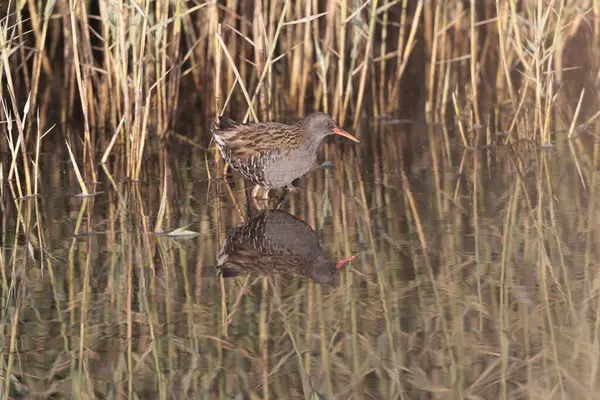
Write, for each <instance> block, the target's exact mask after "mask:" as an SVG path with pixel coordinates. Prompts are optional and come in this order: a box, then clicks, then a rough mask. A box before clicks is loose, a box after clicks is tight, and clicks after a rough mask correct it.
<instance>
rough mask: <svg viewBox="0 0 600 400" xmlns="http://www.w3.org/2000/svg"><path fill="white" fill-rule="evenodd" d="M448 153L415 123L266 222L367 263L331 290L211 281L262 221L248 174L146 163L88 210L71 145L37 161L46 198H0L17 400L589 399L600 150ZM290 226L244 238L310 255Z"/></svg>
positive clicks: (313, 183)
mask: <svg viewBox="0 0 600 400" xmlns="http://www.w3.org/2000/svg"><path fill="white" fill-rule="evenodd" d="M199 129H204V128H199ZM367 133H368V135H367ZM56 134H57V135H58V134H59V133H56ZM443 134H444V133H443V129H442V126H440V125H435V124H433V125H427V124H426V123H425V122H423V121H421V120H415V121H412V123H409V124H407V123H403V124H390V123H387V124H383V123H377V122H376V123H375V124H373V125H372V126H369V127H368V129H366V128H365V129H362V130H359V131H358V132H357V135H358V137H359V138H360V139H361V144H360V145H353V144H349V143H347V142H344V141H343V140H335V139H333V140H332V139H328V140H326V143H324V144H323V145H322V146H321V151H320V156H319V157H320V158H319V161H320V162H321V163H323V162H326V161H329V162H330V163H331V165H328V164H325V166H323V167H322V168H318V169H316V170H314V171H313V172H311V173H309V174H308V175H307V176H305V177H304V178H301V179H300V180H299V181H297V182H296V183H295V185H296V186H297V187H298V188H299V191H298V192H297V193H291V194H290V195H289V196H288V197H287V198H286V199H285V200H284V201H283V202H281V203H280V204H276V203H275V202H274V201H271V202H270V203H269V206H268V207H270V208H275V207H278V208H279V209H280V210H281V211H282V212H285V213H287V214H286V215H288V214H289V215H290V218H294V217H295V218H298V219H299V220H301V221H304V222H305V223H306V224H307V225H308V226H309V227H310V228H312V229H313V230H314V231H315V233H316V234H317V235H318V242H319V243H320V247H321V249H322V251H323V253H324V255H325V257H326V258H328V259H330V260H334V261H336V260H339V259H342V258H345V257H349V256H351V255H353V254H356V253H358V257H357V258H356V259H355V260H354V261H352V262H350V263H348V264H347V265H345V266H344V267H343V268H342V269H341V270H339V274H338V275H336V277H335V278H336V279H334V280H333V281H332V282H329V283H325V284H319V283H318V282H317V281H315V280H312V279H310V278H308V277H306V276H303V275H301V274H300V275H295V276H292V275H293V274H292V275H289V274H288V275H278V274H262V275H256V274H251V275H244V274H241V275H239V276H237V277H231V278H222V276H220V275H218V274H217V273H216V271H217V270H216V269H215V265H216V264H217V258H218V255H219V252H220V251H221V247H222V246H223V245H224V243H225V242H226V239H227V237H228V235H229V234H230V233H231V232H232V230H233V229H234V228H237V227H240V226H242V225H244V223H245V222H247V221H248V220H250V219H251V218H253V217H256V216H257V215H259V214H260V211H258V210H256V209H255V208H253V206H252V204H251V203H250V202H248V201H247V196H248V194H249V191H250V190H251V187H250V186H248V187H246V188H245V187H244V182H243V180H242V179H241V178H240V176H239V175H238V174H236V173H233V174H231V173H230V174H228V175H227V177H226V179H225V180H223V179H220V178H215V174H216V173H217V172H218V171H217V169H221V168H222V165H221V164H219V167H218V168H217V166H215V165H214V153H213V152H210V153H206V152H204V151H202V150H197V149H190V148H189V147H187V146H180V145H178V144H171V145H170V147H168V148H165V149H162V148H161V147H160V146H155V147H154V148H155V149H158V150H155V151H154V152H153V153H152V156H149V157H148V158H146V160H145V163H144V169H143V173H142V176H143V179H142V181H140V182H130V181H127V180H124V179H120V176H121V175H122V171H120V170H119V167H118V164H114V165H113V166H112V167H111V168H110V169H109V168H98V175H97V181H98V183H97V184H96V186H95V188H94V190H95V192H96V195H95V196H93V197H89V198H81V197H74V196H73V195H76V194H78V193H79V192H80V190H79V187H78V185H77V181H76V177H75V174H74V173H73V169H72V167H71V164H70V161H69V158H68V157H69V156H68V154H67V152H66V149H65V148H62V147H58V148H56V149H53V150H52V151H50V150H48V151H46V152H44V153H42V155H41V157H40V181H39V184H40V193H41V195H40V196H39V197H37V198H31V199H24V200H14V197H15V196H13V195H12V194H11V190H12V189H11V186H9V185H8V183H7V181H6V180H4V181H3V182H2V193H1V195H2V197H1V200H2V202H1V205H2V217H1V219H2V222H1V223H2V232H3V235H2V242H1V251H0V256H1V259H0V260H1V261H2V266H3V268H2V280H3V295H2V304H3V321H4V324H3V329H4V333H3V338H4V344H3V346H4V348H5V349H6V350H9V349H11V348H13V349H14V351H13V352H12V354H13V356H14V357H13V358H12V360H11V362H12V374H11V377H10V385H11V386H10V387H11V394H12V396H13V398H65V397H70V396H71V395H70V394H72V393H90V394H91V393H94V394H95V396H97V397H98V398H107V399H108V398H127V397H128V396H130V395H132V394H135V396H136V397H137V398H148V399H154V398H173V399H183V398H190V399H191V398H194V399H199V398H223V399H227V398H232V399H233V398H240V399H242V398H244V399H250V398H263V397H268V398H276V399H294V398H318V396H319V395H320V396H322V398H327V399H334V398H336V399H348V398H356V399H360V398H364V399H369V398H376V399H383V398H390V399H391V398H404V399H415V398H485V399H490V398H502V397H505V398H524V397H527V398H561V397H562V398H595V397H596V396H597V395H598V392H599V389H600V387H599V386H600V384H599V382H598V379H597V375H598V371H597V366H598V355H599V354H600V353H599V351H598V346H599V338H600V336H599V335H598V321H600V318H598V316H597V313H598V310H600V307H598V282H599V279H600V277H599V275H598V272H597V271H598V266H600V260H599V253H598V251H597V244H598V241H599V238H600V237H599V234H600V229H598V227H599V226H600V215H599V214H598V211H597V197H598V195H597V189H598V181H597V179H598V177H597V165H598V155H599V150H600V148H599V147H598V144H597V143H595V142H594V141H593V140H591V139H590V137H588V136H587V135H586V134H582V135H580V137H578V138H576V139H574V140H573V141H566V140H563V141H558V142H557V143H556V147H555V148H552V149H540V148H537V146H534V145H531V144H530V145H528V144H527V143H522V144H516V145H503V144H501V143H500V145H498V146H490V147H480V148H477V149H470V150H464V148H463V147H462V146H461V145H456V146H454V145H452V146H450V147H445V146H440V145H439V144H438V143H443V141H436V140H432V138H436V137H440V136H441V135H443ZM390 138H393V139H394V140H390ZM494 141H496V138H495V137H494ZM497 141H498V142H502V141H503V138H500V139H498V140H497ZM153 146H154V144H153ZM9 159H10V158H9V157H7V156H3V157H2V161H1V163H2V168H3V170H4V171H7V170H8V161H7V160H9ZM3 176H4V175H3ZM161 204H162V206H161ZM161 209H162V210H163V211H161ZM159 215H160V216H161V217H160V218H158V216H159ZM291 216H293V217H291ZM286 218H287V217H286ZM285 221H288V220H287V219H286V220H285ZM286 223H287V222H286ZM157 226H158V227H159V229H158V230H159V231H163V232H166V233H169V232H173V231H175V234H174V236H175V237H168V236H167V235H164V234H156V233H154V232H155V231H156V230H157ZM295 226H296V225H294V226H291V227H289V226H288V227H287V228H286V225H285V224H280V225H276V226H275V228H273V225H271V226H270V227H268V229H263V230H260V229H259V230H255V231H254V232H256V233H255V234H256V235H257V236H256V237H254V238H251V239H252V240H258V241H260V240H261V237H260V233H261V232H262V233H263V234H265V232H266V231H269V229H270V228H272V229H271V230H270V231H269V232H270V233H269V234H270V240H271V241H272V242H273V241H276V240H277V239H276V238H277V235H280V236H281V243H283V245H282V248H284V249H285V251H289V252H291V253H294V251H295V250H294V247H293V246H295V245H297V246H303V245H305V244H306V243H314V241H315V240H317V239H315V238H314V237H312V236H311V234H310V229H308V230H306V229H305V228H302V230H301V231H300V230H298V229H296V228H295ZM177 229H179V230H177ZM286 229H287V230H286ZM300 232H302V233H300ZM290 234H293V235H296V237H299V236H300V235H304V234H307V235H308V236H306V237H307V238H308V239H302V238H300V239H297V240H295V239H294V238H290V237H289V235H290ZM286 235H287V236H286ZM40 239H41V240H40ZM310 246H314V245H313V244H311V245H310ZM308 248H309V249H314V247H308ZM246 251H249V250H248V249H246ZM299 251H300V250H299ZM302 251H304V252H306V248H304V250H302ZM315 251H316V250H315ZM247 254H248V253H247ZM262 262H263V263H264V266H265V269H267V268H268V266H269V261H268V260H266V261H264V260H262ZM259 264H260V262H259ZM9 276H12V277H19V278H18V279H8V278H9ZM15 293H18V296H16V301H13V300H14V299H13V297H14V296H15ZM15 316H18V318H15ZM13 330H16V332H17V337H18V340H17V341H16V343H11V341H10V338H11V336H12V335H11V332H13ZM6 360H7V358H5V362H6ZM5 368H6V366H5ZM130 398H131V397H130Z"/></svg>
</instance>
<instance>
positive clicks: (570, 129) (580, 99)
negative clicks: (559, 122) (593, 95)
mask: <svg viewBox="0 0 600 400" xmlns="http://www.w3.org/2000/svg"><path fill="white" fill-rule="evenodd" d="M584 94H585V88H583V89H581V94H580V95H579V101H578V102H577V108H576V109H575V115H573V121H571V127H570V128H569V139H571V138H572V137H573V133H575V124H576V123H577V117H578V116H579V110H580V109H581V102H582V101H583V95H584Z"/></svg>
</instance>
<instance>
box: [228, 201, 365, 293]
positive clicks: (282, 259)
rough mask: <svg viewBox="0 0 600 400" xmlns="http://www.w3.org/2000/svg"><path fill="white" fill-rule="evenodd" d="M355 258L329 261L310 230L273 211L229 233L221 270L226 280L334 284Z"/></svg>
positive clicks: (302, 224) (292, 218)
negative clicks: (277, 278) (257, 277)
mask: <svg viewBox="0 0 600 400" xmlns="http://www.w3.org/2000/svg"><path fill="white" fill-rule="evenodd" d="M355 258H356V255H354V256H351V257H347V258H343V259H341V260H339V261H337V262H336V261H330V260H327V259H326V258H325V256H324V255H323V251H322V250H321V246H320V245H319V241H318V237H317V234H316V233H315V231H314V230H313V229H312V228H311V227H310V226H308V225H307V224H306V223H305V222H304V221H302V220H301V219H298V218H296V217H294V216H293V215H291V214H288V213H287V212H285V211H281V210H277V209H272V210H267V211H265V212H263V213H261V214H259V215H257V216H256V217H254V218H252V219H251V220H249V221H247V222H246V223H245V224H244V225H242V226H240V227H237V228H234V229H233V230H232V231H231V232H230V233H229V235H228V236H227V239H226V240H225V244H224V245H223V247H222V249H221V251H220V253H219V256H218V260H217V262H218V265H217V268H218V270H219V274H222V275H223V276H224V277H232V276H237V275H240V274H246V273H256V274H261V275H282V276H287V277H290V276H296V275H303V276H307V277H309V278H310V279H313V280H314V281H316V282H318V283H331V282H333V280H334V279H335V272H336V271H337V270H339V269H340V268H342V267H343V266H344V265H345V264H346V263H348V262H350V261H352V260H354V259H355Z"/></svg>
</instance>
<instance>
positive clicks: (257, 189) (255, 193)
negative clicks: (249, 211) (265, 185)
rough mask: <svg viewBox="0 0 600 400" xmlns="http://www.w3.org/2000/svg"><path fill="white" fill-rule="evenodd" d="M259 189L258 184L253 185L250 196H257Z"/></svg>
mask: <svg viewBox="0 0 600 400" xmlns="http://www.w3.org/2000/svg"><path fill="white" fill-rule="evenodd" d="M259 190H260V186H258V185H256V186H254V189H252V197H258V191H259Z"/></svg>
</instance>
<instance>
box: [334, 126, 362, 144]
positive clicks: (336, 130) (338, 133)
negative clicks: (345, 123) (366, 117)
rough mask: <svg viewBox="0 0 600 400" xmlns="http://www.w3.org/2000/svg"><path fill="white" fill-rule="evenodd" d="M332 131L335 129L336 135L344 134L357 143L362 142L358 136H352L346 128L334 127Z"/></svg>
mask: <svg viewBox="0 0 600 400" xmlns="http://www.w3.org/2000/svg"><path fill="white" fill-rule="evenodd" d="M332 131H333V133H335V134H336V135H340V136H343V137H345V138H348V139H350V140H352V141H354V142H356V143H360V142H359V141H358V139H357V138H355V137H354V136H352V135H351V134H349V133H348V132H346V131H345V130H343V129H340V128H337V127H335V128H333V129H332Z"/></svg>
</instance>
